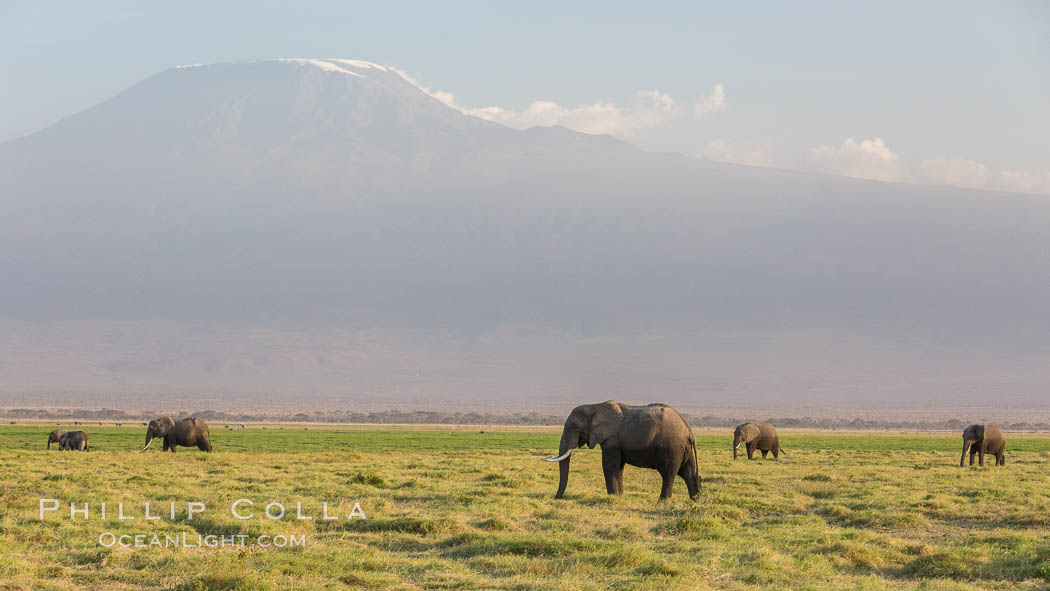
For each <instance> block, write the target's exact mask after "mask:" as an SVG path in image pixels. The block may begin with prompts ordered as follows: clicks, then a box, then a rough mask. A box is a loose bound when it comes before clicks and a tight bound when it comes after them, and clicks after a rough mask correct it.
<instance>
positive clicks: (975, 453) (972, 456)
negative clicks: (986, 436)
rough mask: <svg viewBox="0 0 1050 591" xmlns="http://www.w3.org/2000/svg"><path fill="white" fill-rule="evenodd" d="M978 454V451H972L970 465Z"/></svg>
mask: <svg viewBox="0 0 1050 591" xmlns="http://www.w3.org/2000/svg"><path fill="white" fill-rule="evenodd" d="M976 455H977V452H975V451H970V465H971V466H972V465H973V458H974V456H976Z"/></svg>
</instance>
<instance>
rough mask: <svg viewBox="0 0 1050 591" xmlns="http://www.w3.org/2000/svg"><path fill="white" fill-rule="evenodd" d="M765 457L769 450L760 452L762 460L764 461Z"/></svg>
mask: <svg viewBox="0 0 1050 591" xmlns="http://www.w3.org/2000/svg"><path fill="white" fill-rule="evenodd" d="M767 455H769V450H768V449H763V450H762V459H763V460H764V459H766V456H767Z"/></svg>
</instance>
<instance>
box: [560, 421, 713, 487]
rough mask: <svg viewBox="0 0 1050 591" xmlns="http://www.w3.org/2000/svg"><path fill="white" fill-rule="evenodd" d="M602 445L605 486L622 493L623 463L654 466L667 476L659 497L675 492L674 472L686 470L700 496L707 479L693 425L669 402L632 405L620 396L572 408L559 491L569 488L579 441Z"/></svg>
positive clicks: (565, 433)
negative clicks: (699, 460)
mask: <svg viewBox="0 0 1050 591" xmlns="http://www.w3.org/2000/svg"><path fill="white" fill-rule="evenodd" d="M584 445H587V446H588V447H590V448H591V449H594V446H595V445H600V446H601V448H602V470H603V471H604V472H605V489H606V491H607V492H608V493H609V494H611V495H622V494H623V467H624V465H625V464H630V465H632V466H638V467H639V468H653V469H655V470H657V471H658V472H660V476H661V477H662V478H663V488H661V489H660V498H661V499H669V498H671V491H672V488H673V486H674V478H675V475H678V476H681V477H682V480H684V481H685V485H686V488H688V489H689V497H690V498H692V499H695V498H696V496H697V495H698V494H700V490H701V489H702V487H703V485H702V483H701V478H700V469H699V465H698V463H697V457H696V439H695V437H694V436H693V430H692V428H690V427H689V424H688V423H686V422H685V419H683V418H682V415H680V414H679V413H678V411H676V410H675V409H673V408H671V407H670V406H667V405H666V404H650V405H648V406H630V405H627V404H623V403H621V402H613V401H611V400H610V401H607V402H601V403H598V404H584V405H582V406H577V407H576V408H574V409H573V410H572V412H571V413H569V418H567V419H566V420H565V426H564V428H563V429H562V433H561V444H560V445H559V446H558V457H555V458H550V459H548V460H547V461H548V462H560V464H559V466H558V468H559V472H560V480H559V482H558V493H557V494H556V495H554V498H556V499H560V498H562V496H563V495H564V494H565V485H566V484H568V482H569V457H570V456H571V455H572V452H573V450H575V449H576V448H577V447H583V446H584Z"/></svg>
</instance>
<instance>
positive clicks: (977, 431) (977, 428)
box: [973, 425, 984, 439]
mask: <svg viewBox="0 0 1050 591" xmlns="http://www.w3.org/2000/svg"><path fill="white" fill-rule="evenodd" d="M973 435H974V437H976V438H977V439H984V425H974V426H973Z"/></svg>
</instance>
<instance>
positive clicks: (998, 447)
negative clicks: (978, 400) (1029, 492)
mask: <svg viewBox="0 0 1050 591" xmlns="http://www.w3.org/2000/svg"><path fill="white" fill-rule="evenodd" d="M962 437H963V449H962V455H961V456H959V466H960V467H961V466H962V465H963V460H965V459H966V450H970V465H971V466H972V465H973V457H974V456H975V455H980V458H981V465H982V466H983V465H984V454H989V455H992V456H995V465H996V466H1005V465H1006V455H1005V453H1004V452H1005V451H1006V436H1005V435H1003V432H1002V431H1001V430H1000V429H999V426H998V425H970V426H969V427H967V428H965V429H963V436H962Z"/></svg>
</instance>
